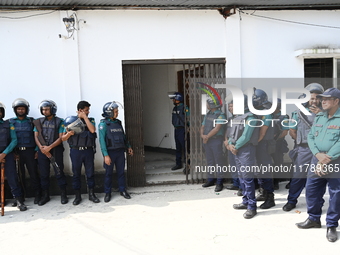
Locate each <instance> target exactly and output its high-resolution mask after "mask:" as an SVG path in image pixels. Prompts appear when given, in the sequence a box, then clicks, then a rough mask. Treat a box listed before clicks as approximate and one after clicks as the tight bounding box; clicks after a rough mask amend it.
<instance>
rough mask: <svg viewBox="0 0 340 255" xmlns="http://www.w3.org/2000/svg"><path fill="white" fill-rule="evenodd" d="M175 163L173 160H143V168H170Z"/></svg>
mask: <svg viewBox="0 0 340 255" xmlns="http://www.w3.org/2000/svg"><path fill="white" fill-rule="evenodd" d="M175 164H176V162H175V160H162V161H152V162H145V170H146V171H147V170H150V169H159V168H169V170H170V168H171V167H173V166H174V165H175Z"/></svg>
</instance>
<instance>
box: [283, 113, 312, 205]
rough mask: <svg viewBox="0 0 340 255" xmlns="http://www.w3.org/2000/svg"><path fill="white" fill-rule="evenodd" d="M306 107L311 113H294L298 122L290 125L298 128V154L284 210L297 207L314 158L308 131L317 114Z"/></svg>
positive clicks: (293, 117) (294, 128) (294, 117)
mask: <svg viewBox="0 0 340 255" xmlns="http://www.w3.org/2000/svg"><path fill="white" fill-rule="evenodd" d="M306 109H307V110H308V112H310V113H311V115H301V113H300V110H298V111H294V112H293V113H292V119H294V120H295V121H296V123H297V125H296V126H295V127H290V128H291V129H293V130H296V141H295V142H296V151H297V156H296V159H295V161H294V171H293V174H292V179H291V181H290V187H289V193H288V198H287V200H288V204H286V205H285V206H284V208H283V210H284V211H290V210H291V209H293V208H295V206H296V204H297V202H298V198H299V196H300V194H301V192H302V190H303V189H304V188H305V186H306V180H307V179H306V177H307V172H308V170H307V167H308V165H309V164H310V162H311V160H312V158H313V153H312V152H311V150H310V149H309V146H308V133H309V131H310V129H311V125H312V124H313V122H314V119H315V116H316V115H315V113H313V112H311V111H310V110H309V109H308V108H306Z"/></svg>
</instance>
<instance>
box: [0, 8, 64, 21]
mask: <svg viewBox="0 0 340 255" xmlns="http://www.w3.org/2000/svg"><path fill="white" fill-rule="evenodd" d="M57 11H59V10H54V11H50V12H47V13H37V14H32V15H27V16H22V17H5V16H0V19H26V18H31V17H35V16H42V15H48V14H51V13H54V12H57ZM13 13H14V12H13Z"/></svg>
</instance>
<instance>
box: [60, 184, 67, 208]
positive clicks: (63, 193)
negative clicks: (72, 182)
mask: <svg viewBox="0 0 340 255" xmlns="http://www.w3.org/2000/svg"><path fill="white" fill-rule="evenodd" d="M60 202H61V204H62V205H64V204H67V203H68V197H67V196H66V188H63V189H61V193H60Z"/></svg>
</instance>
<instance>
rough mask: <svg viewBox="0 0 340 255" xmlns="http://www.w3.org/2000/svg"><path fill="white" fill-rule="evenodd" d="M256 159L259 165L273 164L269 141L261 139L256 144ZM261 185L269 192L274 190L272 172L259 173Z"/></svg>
mask: <svg viewBox="0 0 340 255" xmlns="http://www.w3.org/2000/svg"><path fill="white" fill-rule="evenodd" d="M256 161H257V165H258V166H259V167H260V168H261V166H266V167H268V166H269V165H272V158H271V156H270V154H269V153H268V150H267V141H266V140H261V141H260V142H259V144H258V145H257V146H256ZM257 177H258V180H259V184H260V186H261V187H262V188H263V189H264V190H266V191H267V192H268V193H272V192H274V186H273V177H272V174H270V173H265V174H259V175H258V176H257Z"/></svg>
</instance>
